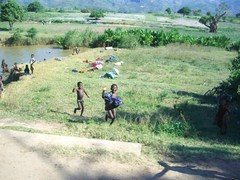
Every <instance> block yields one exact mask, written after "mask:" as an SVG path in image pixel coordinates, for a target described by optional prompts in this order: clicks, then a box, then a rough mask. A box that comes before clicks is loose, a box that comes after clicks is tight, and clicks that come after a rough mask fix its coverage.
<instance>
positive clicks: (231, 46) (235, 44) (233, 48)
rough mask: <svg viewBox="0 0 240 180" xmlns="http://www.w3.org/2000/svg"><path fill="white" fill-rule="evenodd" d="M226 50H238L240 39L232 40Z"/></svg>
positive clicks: (239, 49) (239, 48)
mask: <svg viewBox="0 0 240 180" xmlns="http://www.w3.org/2000/svg"><path fill="white" fill-rule="evenodd" d="M227 49H228V50H230V51H240V40H239V41H235V42H232V43H231V44H230V45H229V46H228V47H227Z"/></svg>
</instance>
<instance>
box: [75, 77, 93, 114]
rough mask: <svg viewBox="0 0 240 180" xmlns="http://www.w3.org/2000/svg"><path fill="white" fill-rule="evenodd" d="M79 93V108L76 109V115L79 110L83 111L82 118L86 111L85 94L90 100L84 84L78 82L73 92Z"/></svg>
mask: <svg viewBox="0 0 240 180" xmlns="http://www.w3.org/2000/svg"><path fill="white" fill-rule="evenodd" d="M75 91H76V92H77V105H78V107H77V108H75V109H74V114H76V112H77V110H81V114H80V116H83V111H84V100H83V97H84V94H86V96H87V97H88V98H90V97H89V96H88V94H87V92H86V91H85V90H84V88H83V83H82V82H80V81H79V82H78V83H77V87H76V88H73V90H72V92H75Z"/></svg>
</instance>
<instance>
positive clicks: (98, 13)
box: [89, 10, 104, 20]
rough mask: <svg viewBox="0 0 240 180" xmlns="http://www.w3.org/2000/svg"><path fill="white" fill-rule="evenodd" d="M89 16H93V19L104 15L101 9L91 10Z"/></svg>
mask: <svg viewBox="0 0 240 180" xmlns="http://www.w3.org/2000/svg"><path fill="white" fill-rule="evenodd" d="M89 17H90V18H94V19H95V20H99V19H100V18H101V17H104V13H103V11H102V10H92V11H91V14H90V15H89Z"/></svg>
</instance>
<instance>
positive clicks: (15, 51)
mask: <svg viewBox="0 0 240 180" xmlns="http://www.w3.org/2000/svg"><path fill="white" fill-rule="evenodd" d="M71 53H72V50H63V49H62V48H60V47H53V46H14V47H0V61H1V62H2V59H5V62H6V63H7V64H8V67H9V68H11V67H12V65H13V64H14V63H15V62H17V63H18V64H20V63H29V61H30V56H31V54H35V59H36V60H37V61H44V59H45V60H48V59H51V58H54V57H65V56H68V55H70V54H71ZM0 72H1V70H0Z"/></svg>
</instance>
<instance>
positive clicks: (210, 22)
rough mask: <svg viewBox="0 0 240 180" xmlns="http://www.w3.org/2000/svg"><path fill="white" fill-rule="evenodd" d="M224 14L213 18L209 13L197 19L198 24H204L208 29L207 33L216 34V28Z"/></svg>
mask: <svg viewBox="0 0 240 180" xmlns="http://www.w3.org/2000/svg"><path fill="white" fill-rule="evenodd" d="M225 14H226V12H224V13H223V14H220V15H215V16H213V15H211V14H210V13H208V15H207V16H202V17H201V18H200V19H199V22H200V23H202V24H204V25H205V26H206V27H208V28H209V32H211V33H216V32H217V28H218V22H219V20H220V19H221V18H222V17H223V16H224V15H225Z"/></svg>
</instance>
